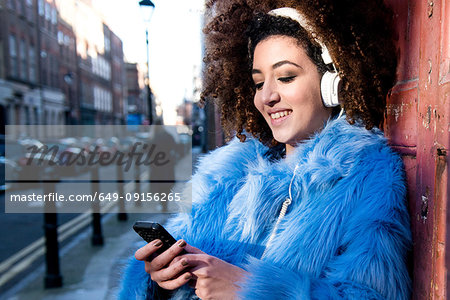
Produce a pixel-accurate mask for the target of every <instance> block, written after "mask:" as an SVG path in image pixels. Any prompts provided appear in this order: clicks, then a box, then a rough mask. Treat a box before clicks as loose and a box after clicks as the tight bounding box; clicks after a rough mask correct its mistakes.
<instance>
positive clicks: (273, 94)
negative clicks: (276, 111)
mask: <svg viewBox="0 0 450 300" xmlns="http://www.w3.org/2000/svg"><path fill="white" fill-rule="evenodd" d="M262 100H263V103H264V104H265V105H269V106H272V105H274V104H275V103H277V102H278V101H280V94H279V93H278V90H277V88H276V86H274V84H272V83H270V82H266V84H264V86H263V91H262Z"/></svg>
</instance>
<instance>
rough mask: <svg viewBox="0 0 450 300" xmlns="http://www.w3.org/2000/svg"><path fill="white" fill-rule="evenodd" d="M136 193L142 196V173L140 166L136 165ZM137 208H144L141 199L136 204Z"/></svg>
mask: <svg viewBox="0 0 450 300" xmlns="http://www.w3.org/2000/svg"><path fill="white" fill-rule="evenodd" d="M134 192H135V193H137V194H138V195H140V194H141V171H140V168H139V165H138V164H134ZM135 203H136V206H138V207H140V206H142V202H141V198H140V197H139V199H138V201H136V202H135Z"/></svg>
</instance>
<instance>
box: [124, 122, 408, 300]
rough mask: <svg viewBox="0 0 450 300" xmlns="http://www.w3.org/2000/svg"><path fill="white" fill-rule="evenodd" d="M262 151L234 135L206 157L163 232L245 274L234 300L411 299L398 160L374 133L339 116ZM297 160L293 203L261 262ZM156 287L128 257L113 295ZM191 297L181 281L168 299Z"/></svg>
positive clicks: (133, 295)
mask: <svg viewBox="0 0 450 300" xmlns="http://www.w3.org/2000/svg"><path fill="white" fill-rule="evenodd" d="M267 150H268V148H266V147H265V146H263V145H262V144H261V143H260V142H259V141H257V140H255V139H247V141H246V142H244V143H241V142H239V141H238V140H237V139H234V140H233V141H231V142H230V143H229V144H228V145H226V146H224V147H222V148H219V149H216V150H215V151H213V152H211V153H210V154H208V155H206V156H204V157H203V158H202V159H201V161H200V164H199V166H198V169H197V172H196V174H195V175H194V176H193V178H192V199H193V206H192V212H191V213H189V214H186V213H181V214H179V215H177V216H176V217H175V218H173V219H171V220H170V221H169V224H167V226H166V227H167V228H168V230H169V231H170V232H171V233H172V234H173V235H174V236H175V237H176V238H184V239H185V240H186V241H187V242H188V243H189V244H191V245H193V246H195V247H197V248H199V249H201V250H203V251H204V252H206V253H208V254H210V255H213V256H216V257H218V258H221V259H223V260H225V261H227V262H230V263H232V264H235V265H237V266H239V267H242V268H244V269H245V270H247V271H248V272H250V274H251V275H250V276H249V278H248V279H247V280H246V281H245V282H243V283H242V286H241V291H240V294H239V297H240V298H242V299H409V296H410V285H411V283H410V278H409V275H408V271H407V267H406V254H407V252H408V250H409V248H410V246H411V232H410V227H409V215H408V210H407V206H406V200H405V190H406V188H405V182H404V173H403V165H402V161H401V159H400V158H399V157H398V156H397V155H396V154H395V153H393V152H392V150H391V149H390V148H389V146H388V145H387V143H386V140H385V138H384V137H383V135H382V133H381V132H380V131H379V130H377V129H373V130H371V131H368V130H366V129H365V128H363V127H362V126H359V125H350V124H348V123H347V121H346V120H345V119H344V118H340V119H334V120H331V121H329V122H328V123H327V124H326V126H325V127H324V129H323V130H322V131H321V132H320V133H317V134H316V135H315V136H313V137H312V138H311V139H309V140H307V141H305V142H303V143H300V144H299V145H298V146H297V147H296V148H295V150H294V153H291V154H290V155H289V156H288V157H287V158H286V159H282V160H278V161H275V162H273V161H270V160H269V159H268V158H267V157H266V156H265V153H266V152H267ZM296 165H298V168H297V170H296V174H295V176H294V179H293V184H292V190H291V191H292V199H293V201H292V204H291V205H290V206H289V208H288V211H287V213H286V216H285V217H284V219H283V220H282V221H281V223H280V225H279V227H278V230H277V234H276V236H275V238H274V239H273V241H272V243H271V246H270V247H269V248H268V249H267V252H266V254H265V255H264V257H263V258H261V256H262V254H263V252H264V248H265V245H266V243H267V240H268V238H269V236H270V234H271V231H272V228H273V225H274V223H275V222H276V220H277V218H278V215H279V212H280V208H281V205H282V203H283V201H284V200H285V199H286V198H287V197H288V188H289V183H290V181H291V178H292V176H293V172H294V169H295V166H296ZM154 285H155V283H154V282H151V281H150V280H149V276H148V275H147V274H146V273H145V271H144V265H143V263H142V262H139V261H136V260H132V261H131V262H130V265H129V266H128V268H127V270H126V272H125V274H124V277H123V281H122V290H121V293H120V299H146V297H148V296H147V293H148V292H151V290H152V289H154ZM190 295H193V290H192V289H191V288H189V287H187V286H183V287H182V288H180V289H179V290H178V291H177V292H176V293H175V294H174V296H173V299H189V298H190ZM148 298H150V297H148Z"/></svg>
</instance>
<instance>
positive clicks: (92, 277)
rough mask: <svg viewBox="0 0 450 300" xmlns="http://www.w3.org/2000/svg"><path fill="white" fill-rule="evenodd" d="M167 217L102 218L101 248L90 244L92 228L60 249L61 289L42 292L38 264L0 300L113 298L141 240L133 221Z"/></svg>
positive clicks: (144, 215)
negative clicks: (133, 228) (121, 219)
mask: <svg viewBox="0 0 450 300" xmlns="http://www.w3.org/2000/svg"><path fill="white" fill-rule="evenodd" d="M169 216H170V214H128V220H127V221H118V220H117V214H115V213H111V214H107V215H105V216H103V219H104V221H103V222H102V223H103V224H102V229H103V237H104V245H103V246H92V245H91V227H87V228H86V229H84V230H83V232H81V233H80V234H79V235H78V236H77V237H75V239H74V240H73V241H71V242H70V243H69V244H67V245H65V246H64V247H63V248H61V249H60V269H61V275H62V276H63V287H61V288H53V289H44V276H45V266H44V265H41V266H40V267H38V268H37V269H35V270H34V272H33V273H30V274H29V275H28V276H26V277H25V278H23V280H21V281H19V282H18V283H17V284H16V285H15V286H14V287H13V288H12V289H10V290H9V291H7V293H6V294H5V295H4V296H6V297H5V298H3V299H11V300H22V299H23V300H25V299H27V300H28V299H33V300H35V299H36V300H37V299H45V300H54V299H55V300H56V299H58V300H69V299H70V300H73V299H83V300H90V299H96V300H101V299H115V298H116V295H117V292H118V288H119V282H120V276H121V270H123V268H124V266H125V264H126V262H127V260H128V259H129V258H130V257H131V256H132V255H133V254H134V252H135V251H136V249H137V248H138V247H139V245H141V244H142V239H141V238H140V237H139V236H138V235H137V234H136V233H135V232H134V231H133V230H132V225H133V223H134V222H135V221H136V220H151V221H155V222H160V223H164V222H165V221H166V220H167V218H168V217H169Z"/></svg>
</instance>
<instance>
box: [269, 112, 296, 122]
mask: <svg viewBox="0 0 450 300" xmlns="http://www.w3.org/2000/svg"><path fill="white" fill-rule="evenodd" d="M291 112H292V111H290V110H285V111H281V112H277V113H274V114H270V117H271V118H272V119H274V120H276V119H278V118H282V117H284V116H287V115H290V114H291Z"/></svg>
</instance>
